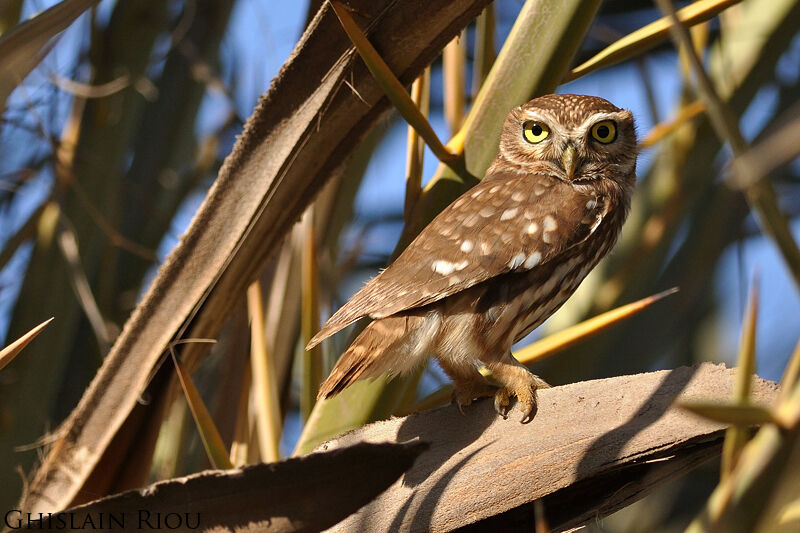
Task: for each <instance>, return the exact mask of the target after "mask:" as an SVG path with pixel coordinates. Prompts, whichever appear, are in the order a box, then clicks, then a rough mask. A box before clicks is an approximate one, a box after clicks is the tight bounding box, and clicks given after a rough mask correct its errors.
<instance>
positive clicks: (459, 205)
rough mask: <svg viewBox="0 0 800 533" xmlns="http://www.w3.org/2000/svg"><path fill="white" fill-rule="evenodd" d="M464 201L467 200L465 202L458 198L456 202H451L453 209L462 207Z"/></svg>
mask: <svg viewBox="0 0 800 533" xmlns="http://www.w3.org/2000/svg"><path fill="white" fill-rule="evenodd" d="M466 201H467V200H466V199H465V198H464V197H463V196H462V197H461V198H459V199H458V200H456V201H455V202H453V207H455V208H456V209H458V208H459V207H461V206H462V205H464V202H466Z"/></svg>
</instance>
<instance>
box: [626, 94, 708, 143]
mask: <svg viewBox="0 0 800 533" xmlns="http://www.w3.org/2000/svg"><path fill="white" fill-rule="evenodd" d="M705 110H706V106H705V105H704V104H703V102H700V101H695V102H692V103H691V104H689V105H687V106H684V107H682V108H681V109H680V111H678V114H677V115H676V116H675V117H673V118H671V119H670V120H667V121H665V122H661V123H660V124H656V125H655V126H653V129H651V130H650V131H649V132H648V133H647V136H646V137H645V138H644V140H643V141H642V142H641V143H640V144H639V147H640V148H649V147H651V146H653V145H654V144H656V143H657V142H659V141H660V140H661V139H663V138H664V137H666V136H667V135H669V134H670V133H672V132H673V131H675V130H676V129H678V128H679V127H680V126H682V125H683V124H685V123H687V122H689V121H690V120H692V119H693V118H695V117H696V116H698V115H700V114H702V113H703V111H705Z"/></svg>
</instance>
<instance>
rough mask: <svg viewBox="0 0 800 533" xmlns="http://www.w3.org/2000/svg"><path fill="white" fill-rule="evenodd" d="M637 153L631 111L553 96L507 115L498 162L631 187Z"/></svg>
mask: <svg viewBox="0 0 800 533" xmlns="http://www.w3.org/2000/svg"><path fill="white" fill-rule="evenodd" d="M636 155H637V143H636V131H635V128H634V124H633V115H632V114H631V112H630V111H627V110H625V109H620V108H618V107H616V106H615V105H614V104H612V103H611V102H609V101H608V100H604V99H603V98H598V97H596V96H585V95H578V94H548V95H545V96H541V97H539V98H535V99H533V100H531V101H530V102H528V103H527V104H523V105H521V106H519V107H516V108H514V109H512V110H511V112H510V113H509V114H508V117H507V118H506V121H505V123H504V125H503V133H502V136H501V140H500V152H499V153H498V162H500V161H502V162H503V163H504V164H506V165H507V164H511V165H512V166H515V167H517V168H518V169H520V170H524V171H526V172H537V173H543V174H548V175H550V176H553V177H555V178H557V179H560V180H564V181H569V182H574V183H576V184H577V183H581V182H583V183H587V182H591V181H593V180H598V179H599V180H607V179H611V180H613V181H616V182H618V183H619V184H620V185H623V186H626V188H627V187H632V186H633V184H634V182H635V180H636V176H635V172H636Z"/></svg>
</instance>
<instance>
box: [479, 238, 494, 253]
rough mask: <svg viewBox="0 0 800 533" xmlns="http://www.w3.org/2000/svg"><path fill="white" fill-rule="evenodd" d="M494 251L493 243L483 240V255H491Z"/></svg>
mask: <svg viewBox="0 0 800 533" xmlns="http://www.w3.org/2000/svg"><path fill="white" fill-rule="evenodd" d="M491 252H492V245H491V244H489V243H488V242H486V241H483V242H481V253H482V254H483V255H489V254H490V253H491Z"/></svg>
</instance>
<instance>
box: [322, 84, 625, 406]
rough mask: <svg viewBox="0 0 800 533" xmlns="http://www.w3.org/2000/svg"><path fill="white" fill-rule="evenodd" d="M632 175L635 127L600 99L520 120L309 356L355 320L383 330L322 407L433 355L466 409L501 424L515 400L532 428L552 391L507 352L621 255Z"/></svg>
mask: <svg viewBox="0 0 800 533" xmlns="http://www.w3.org/2000/svg"><path fill="white" fill-rule="evenodd" d="M635 166H636V135H635V131H634V125H633V117H632V115H631V114H630V112H628V111H625V110H622V109H619V108H617V107H615V106H614V105H612V104H611V103H609V102H608V101H606V100H603V99H602V98H596V97H591V96H580V95H547V96H543V97H540V98H537V99H534V100H532V101H530V102H528V103H527V104H525V105H523V106H520V107H517V108H515V109H513V110H512V111H511V112H510V113H509V115H508V117H507V118H506V121H505V123H504V127H503V133H502V136H501V141H500V150H499V153H498V155H497V157H496V159H495V160H494V162H493V163H492V165H491V166H490V167H489V169H488V171H487V172H486V176H485V178H484V179H483V180H482V181H481V182H480V183H479V184H477V185H476V186H475V187H473V188H472V189H470V190H469V191H467V192H466V193H464V194H463V195H461V196H460V197H459V198H458V199H456V200H455V201H454V202H453V203H452V204H450V205H449V206H447V207H446V208H445V209H444V210H443V211H442V212H441V213H440V214H439V215H438V216H437V217H436V218H435V219H434V220H433V221H432V222H431V223H430V224H429V225H428V226H426V227H425V229H423V230H422V232H421V233H420V234H419V236H417V238H416V239H414V241H413V242H412V243H411V244H410V245H409V246H408V248H406V250H405V251H404V252H403V253H402V254H401V255H400V256H399V257H398V258H397V260H396V261H395V262H394V263H392V264H391V265H389V267H388V268H387V269H386V270H384V271H383V272H382V273H381V274H379V275H378V276H376V277H375V278H374V279H372V280H371V281H370V282H369V283H368V284H367V285H366V286H365V287H364V288H362V289H361V290H360V291H359V292H358V293H357V294H356V295H354V296H353V297H352V298H351V299H350V300H349V301H348V302H347V303H346V304H345V305H344V306H342V308H341V309H339V310H338V311H337V312H336V313H335V314H334V315H333V316H332V317H331V318H330V320H328V322H327V323H326V324H325V327H323V328H322V330H321V331H320V332H319V333H318V334H317V335H316V336H315V337H314V338H313V339H312V340H311V342H310V343H309V346H308V347H309V348H311V347H313V346H315V345H317V344H319V342H321V341H322V340H323V339H325V338H327V337H329V336H330V335H333V334H334V333H336V332H337V331H339V330H341V329H342V328H344V327H346V326H347V325H349V324H351V323H353V322H354V321H356V320H358V319H359V318H361V317H364V316H369V317H370V318H373V319H375V320H374V321H373V322H371V323H370V324H369V325H367V327H366V328H365V329H364V331H362V333H361V334H360V335H359V336H358V337H357V338H356V340H355V341H353V343H352V344H351V345H350V347H349V348H348V349H347V351H346V352H345V353H344V355H342V357H341V359H340V360H339V362H338V363H337V364H336V367H335V368H334V369H333V371H332V372H331V375H330V377H328V379H327V380H326V381H325V382H324V383H323V384H322V387H321V388H320V391H319V396H320V397H330V396H332V395H334V394H337V393H338V392H341V391H342V390H343V389H344V388H346V387H347V386H349V385H350V384H352V383H353V382H354V381H355V380H357V379H362V378H374V377H377V376H379V375H381V374H384V373H388V374H389V375H390V376H394V375H397V374H401V373H404V372H407V371H409V370H411V369H413V368H414V367H415V366H416V365H418V364H420V363H422V362H423V361H424V360H425V358H426V357H428V356H430V355H433V356H435V357H436V358H437V359H438V360H439V363H440V364H441V366H442V368H443V369H444V370H445V372H446V373H447V374H448V375H449V376H450V378H451V379H453V381H454V384H455V392H454V400H455V401H456V402H457V403H458V405H459V407H462V406H466V405H469V404H470V403H471V401H472V400H473V399H474V398H476V397H479V396H486V395H494V397H495V407H496V408H497V410H498V412H500V413H501V414H505V412H506V410H507V407H508V405H509V399H510V397H511V396H516V397H517V399H518V401H519V402H520V404H521V406H522V411H523V421H524V420H525V419H527V418H528V417H529V416H530V415H531V413H532V412H533V409H534V408H535V390H536V388H540V387H542V386H546V383H545V382H544V381H542V380H541V379H539V378H538V377H537V376H535V375H534V374H532V373H531V372H530V371H528V370H527V369H526V368H525V367H524V366H522V365H521V364H520V363H518V362H517V361H516V360H515V359H514V358H513V356H512V355H511V345H512V344H513V343H514V342H516V341H517V340H519V339H521V338H522V337H524V336H525V335H527V334H528V333H529V332H530V331H531V330H533V329H534V328H535V327H536V326H538V325H539V324H541V323H542V322H543V321H544V320H546V319H547V318H548V317H549V316H550V315H551V314H552V313H553V312H555V310H556V309H558V308H559V307H560V306H561V304H563V303H564V301H566V299H567V298H568V297H569V296H570V295H571V294H572V293H573V292H574V291H575V289H576V288H577V287H578V285H579V284H580V282H581V281H582V280H583V278H584V277H585V276H586V275H587V274H588V273H589V271H590V270H591V269H592V268H593V267H594V266H595V265H596V264H597V262H598V261H599V260H600V259H601V258H602V257H603V256H604V255H605V254H606V253H607V252H608V251H609V250H610V249H611V247H612V246H613V245H614V242H615V241H616V239H617V235H618V234H619V231H620V229H621V227H622V224H623V222H624V220H625V217H626V216H627V212H628V209H629V206H630V198H631V193H632V191H633V188H634V184H635V180H636V177H635ZM481 366H486V367H488V368H489V369H490V370H491V371H492V379H493V380H494V381H496V382H497V383H498V384H499V385H500V387H499V388H498V387H494V386H492V385H491V384H490V383H489V382H487V381H486V380H485V379H484V378H483V377H482V376H481V374H480V373H479V372H478V370H479V368H480V367H481Z"/></svg>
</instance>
